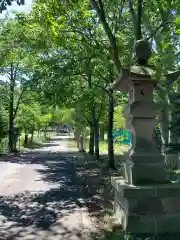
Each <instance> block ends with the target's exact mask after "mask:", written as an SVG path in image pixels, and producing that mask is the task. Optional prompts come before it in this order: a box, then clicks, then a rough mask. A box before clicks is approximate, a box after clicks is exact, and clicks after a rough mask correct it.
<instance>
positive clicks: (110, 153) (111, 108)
mask: <svg viewBox="0 0 180 240" xmlns="http://www.w3.org/2000/svg"><path fill="white" fill-rule="evenodd" d="M108 97H109V103H108V105H109V106H108V165H109V167H110V168H115V161H114V145H113V136H112V133H113V119H114V98H113V90H112V89H110V90H109V94H108Z"/></svg>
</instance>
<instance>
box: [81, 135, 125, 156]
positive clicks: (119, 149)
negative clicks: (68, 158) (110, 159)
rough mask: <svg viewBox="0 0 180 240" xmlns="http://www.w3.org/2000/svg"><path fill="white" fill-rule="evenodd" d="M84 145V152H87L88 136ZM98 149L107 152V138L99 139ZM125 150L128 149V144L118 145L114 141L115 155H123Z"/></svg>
mask: <svg viewBox="0 0 180 240" xmlns="http://www.w3.org/2000/svg"><path fill="white" fill-rule="evenodd" d="M84 146H85V150H86V152H88V150H89V139H88V138H85V142H84ZM99 150H100V153H105V154H107V153H108V142H107V140H105V141H100V143H99ZM127 150H128V146H126V145H120V144H118V143H114V153H115V155H123V154H124V153H125V152H127Z"/></svg>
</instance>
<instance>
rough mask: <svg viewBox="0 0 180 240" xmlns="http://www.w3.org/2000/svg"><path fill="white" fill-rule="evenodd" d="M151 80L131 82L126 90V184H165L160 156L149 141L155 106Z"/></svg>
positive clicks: (153, 126)
mask: <svg viewBox="0 0 180 240" xmlns="http://www.w3.org/2000/svg"><path fill="white" fill-rule="evenodd" d="M155 84H156V82H155V81H154V80H152V81H151V80H144V81H142V80H132V84H131V86H130V88H129V104H128V105H127V107H126V109H125V111H124V116H125V118H126V122H127V128H128V130H130V131H131V133H132V136H133V139H132V148H131V151H130V155H129V159H128V160H127V161H126V163H125V173H126V180H127V182H128V183H129V184H152V183H167V173H166V171H165V168H164V157H163V156H162V155H161V152H160V151H159V149H158V146H157V144H156V142H155V141H154V139H153V131H154V129H155V127H156V125H157V124H158V121H157V120H156V119H155V117H156V115H157V110H158V108H157V106H156V104H155V103H154V102H153V87H154V85H155Z"/></svg>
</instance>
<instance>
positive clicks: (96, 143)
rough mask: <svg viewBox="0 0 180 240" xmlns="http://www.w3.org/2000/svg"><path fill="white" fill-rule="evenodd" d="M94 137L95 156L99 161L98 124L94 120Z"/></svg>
mask: <svg viewBox="0 0 180 240" xmlns="http://www.w3.org/2000/svg"><path fill="white" fill-rule="evenodd" d="M94 137H95V156H96V157H97V159H99V123H98V121H96V120H95V125H94Z"/></svg>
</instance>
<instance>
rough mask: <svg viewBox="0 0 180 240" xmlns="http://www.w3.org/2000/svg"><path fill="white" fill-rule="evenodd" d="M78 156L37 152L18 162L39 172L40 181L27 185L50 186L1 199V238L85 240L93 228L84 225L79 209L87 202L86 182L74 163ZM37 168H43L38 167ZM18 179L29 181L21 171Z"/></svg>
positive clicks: (36, 180)
mask: <svg viewBox="0 0 180 240" xmlns="http://www.w3.org/2000/svg"><path fill="white" fill-rule="evenodd" d="M75 154H76V151H73V150H72V151H71V152H69V151H66V150H65V151H64V152H59V151H53V152H50V151H45V150H44V151H40V150H37V151H34V152H31V153H26V154H24V155H23V157H22V156H21V159H19V162H18V159H17V160H16V163H22V162H23V164H25V165H29V167H30V169H31V168H33V170H35V171H36V172H37V174H38V176H39V178H38V179H34V180H33V182H32V183H28V184H30V185H31V184H32V185H33V186H36V184H42V186H43V185H45V186H46V185H47V186H48V185H50V186H51V187H49V188H48V187H47V186H46V187H47V190H46V189H45V190H44V188H43V187H42V189H43V190H42V191H41V190H38V191H31V190H27V191H23V192H19V193H17V194H13V195H12V194H10V195H8V194H4V195H3V194H2V195H1V196H0V239H2V240H5V239H23V240H25V239H29V240H30V239H37V240H38V239H40V240H41V239H49V240H51V239H63V240H79V239H82V236H83V237H84V239H86V238H85V235H86V234H87V235H88V232H89V231H90V229H89V228H88V229H86V227H85V226H84V225H82V213H81V211H80V208H82V207H84V206H85V205H86V201H87V199H86V195H83V194H82V188H83V187H84V179H83V176H82V175H81V174H77V170H76V165H75V164H74V160H73V156H74V155H75ZM6 162H7V160H6ZM11 162H13V161H11V160H10V161H9V163H8V164H11ZM38 165H40V166H41V168H37V166H38ZM23 166H24V165H23ZM28 169H29V168H28ZM21 171H22V172H23V171H24V170H23V168H22V169H21ZM27 174H28V172H27ZM27 177H28V176H27ZM19 178H20V181H25V180H26V179H25V178H26V176H25V177H24V175H23V177H22V178H21V172H20V177H19ZM38 182H39V183H38ZM17 184H18V183H17ZM21 184H23V183H21ZM90 228H91V226H90ZM91 230H92V229H91ZM92 231H93V230H92Z"/></svg>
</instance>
